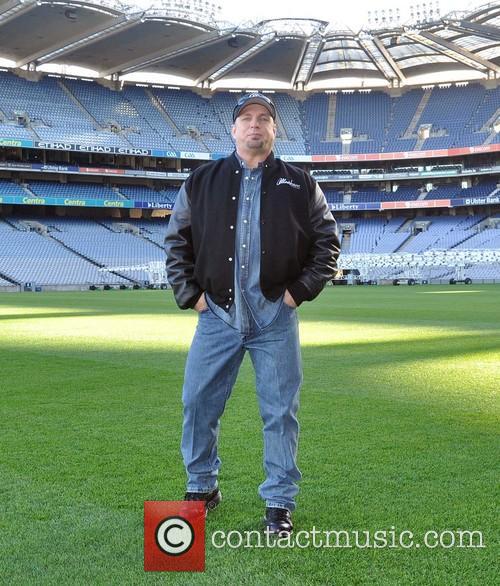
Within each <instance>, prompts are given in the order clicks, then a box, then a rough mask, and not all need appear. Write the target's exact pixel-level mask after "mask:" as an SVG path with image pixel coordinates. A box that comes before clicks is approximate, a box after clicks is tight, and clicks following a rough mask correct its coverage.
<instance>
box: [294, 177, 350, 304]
mask: <svg viewBox="0 0 500 586" xmlns="http://www.w3.org/2000/svg"><path fill="white" fill-rule="evenodd" d="M309 218H310V222H311V227H312V234H313V236H312V243H311V246H310V248H309V252H308V256H307V259H306V262H305V265H304V267H303V269H302V273H301V274H300V275H299V277H298V278H297V279H296V280H295V281H294V282H293V283H291V284H289V285H288V291H289V292H290V295H291V296H292V297H293V299H294V301H295V303H296V304H297V305H300V304H301V303H302V302H303V301H311V300H312V299H314V298H315V297H316V296H317V295H319V294H320V293H321V291H322V289H323V287H324V286H325V285H326V283H327V282H328V281H329V280H330V279H332V278H333V276H334V274H335V270H336V267H337V258H338V256H339V253H340V241H339V239H338V236H337V224H336V222H335V220H334V218H333V215H332V213H331V211H330V208H329V207H328V204H327V202H326V198H325V195H324V194H323V192H322V191H321V189H320V187H319V185H318V184H317V183H316V182H314V193H313V194H312V197H311V202H310V205H309Z"/></svg>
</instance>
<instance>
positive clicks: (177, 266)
mask: <svg viewBox="0 0 500 586" xmlns="http://www.w3.org/2000/svg"><path fill="white" fill-rule="evenodd" d="M165 252H166V253H167V261H166V265H167V277H168V282H169V283H170V285H171V287H172V289H173V291H174V296H175V301H176V302H177V305H178V306H179V307H180V308H181V309H190V308H193V307H194V306H195V305H196V302H197V301H198V299H199V298H200V297H201V294H202V293H203V290H202V289H201V287H200V286H199V284H198V283H197V282H196V279H195V278H194V252H193V242H192V236H191V204H190V202H189V197H188V194H187V191H186V188H185V186H184V185H183V186H182V187H181V189H180V190H179V193H178V195H177V199H176V200H175V205H174V210H173V213H172V215H171V216H170V222H169V224H168V228H167V235H166V236H165Z"/></svg>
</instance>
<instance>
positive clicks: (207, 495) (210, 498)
mask: <svg viewBox="0 0 500 586" xmlns="http://www.w3.org/2000/svg"><path fill="white" fill-rule="evenodd" d="M184 500H185V501H205V511H206V512H207V513H208V511H211V510H213V509H215V507H216V506H217V505H218V504H219V503H220V502H221V500H222V494H221V492H220V490H219V489H218V488H215V489H214V490H212V492H186V494H185V495H184Z"/></svg>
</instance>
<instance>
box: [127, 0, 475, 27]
mask: <svg viewBox="0 0 500 586" xmlns="http://www.w3.org/2000/svg"><path fill="white" fill-rule="evenodd" d="M128 1H129V2H132V3H137V4H138V5H141V6H150V5H151V4H152V2H154V1H155V0H135V1H134V0H128ZM157 1H158V2H160V1H161V0H157ZM212 1H214V0H212ZM215 2H216V3H217V4H218V5H220V6H221V7H222V16H223V18H224V19H227V20H229V21H230V22H233V23H240V22H248V21H252V22H256V21H260V20H267V19H274V18H285V17H287V18H317V19H319V20H326V21H328V22H330V23H331V24H332V25H337V24H338V25H339V27H338V28H339V29H345V28H350V29H352V30H354V31H358V30H359V29H361V28H362V27H363V25H366V23H367V21H368V12H369V11H371V12H372V13H373V11H374V10H375V9H379V10H382V9H386V10H388V9H390V8H392V9H393V10H395V9H396V8H399V9H400V11H401V13H403V14H408V13H409V11H410V6H411V5H412V4H413V5H415V4H417V3H420V4H424V3H426V4H427V5H429V4H431V3H432V4H435V3H439V10H440V13H441V16H444V15H446V14H448V13H449V12H450V11H452V10H467V11H468V10H472V9H474V8H477V7H479V6H480V5H482V4H484V3H485V1H484V0H476V1H475V2H471V1H470V0H409V1H408V0H399V1H398V0H376V1H374V0H349V1H348V2H340V1H337V2H335V0H247V1H246V2H241V1H240V2H238V1H237V0H218V1H217V0H215ZM339 6H340V7H341V9H340V10H339ZM335 28H337V27H335Z"/></svg>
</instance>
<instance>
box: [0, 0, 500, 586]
mask: <svg viewBox="0 0 500 586" xmlns="http://www.w3.org/2000/svg"><path fill="white" fill-rule="evenodd" d="M430 4H431V3H430V2H429V6H430ZM418 6H420V5H418ZM418 6H417V5H415V11H417V10H420V9H421V10H422V17H420V12H419V13H418V14H419V16H418V17H417V16H415V15H414V14H412V15H411V18H410V17H408V18H407V19H406V20H405V21H404V22H403V20H404V19H399V21H397V19H392V16H391V19H392V20H391V19H389V17H387V18H386V17H385V16H380V18H379V17H378V16H377V17H376V18H375V20H374V21H373V22H372V27H371V28H370V27H368V26H367V27H365V28H362V29H361V30H357V31H353V30H350V29H347V28H346V29H345V30H344V29H342V30H340V29H338V28H336V27H335V26H333V25H332V24H331V23H330V22H328V21H326V20H321V19H313V18H296V19H292V18H279V19H269V20H259V21H246V22H239V23H237V24H234V23H229V22H226V21H225V20H223V19H222V17H221V14H220V7H218V6H216V5H215V4H213V3H211V2H209V1H205V2H203V1H202V0H185V1H181V0H170V1H169V2H163V3H161V4H157V5H154V6H152V7H150V8H142V7H139V6H137V5H133V4H125V3H119V4H117V3H113V2H109V1H108V0H101V1H100V2H95V1H94V0H89V1H85V0H72V1H71V2H64V1H57V2H55V1H51V0H0V293H1V295H0V321H1V322H2V328H1V329H2V331H0V346H1V349H2V350H1V351H2V355H3V357H4V359H5V365H4V366H2V370H3V375H2V379H3V383H4V384H2V385H0V386H2V387H3V389H2V397H3V399H2V403H3V408H2V411H3V415H4V417H5V421H6V430H5V435H4V441H5V444H4V447H3V449H2V456H1V465H2V470H3V472H2V480H1V481H0V486H1V487H2V493H3V494H4V496H5V499H6V512H5V518H4V523H3V526H4V532H3V535H2V538H0V543H1V544H2V554H0V560H1V566H2V575H3V576H4V577H5V579H6V582H10V583H28V584H31V583H34V584H35V583H36V584H52V583H61V582H63V583H69V584H81V583H96V584H114V583H120V584H142V583H159V581H160V580H159V576H156V577H154V576H151V575H147V574H145V573H144V571H143V570H142V566H141V564H142V558H141V555H142V551H141V547H142V541H141V540H142V533H141V531H142V525H141V523H142V518H141V514H142V508H141V507H142V504H143V501H145V500H176V499H177V497H178V495H180V494H182V490H183V483H184V473H183V470H182V468H181V463H180V461H179V460H180V457H179V455H178V447H177V446H178V441H179V429H180V421H181V407H180V387H181V385H182V372H183V365H184V360H185V354H186V351H187V348H188V346H189V341H190V338H191V336H192V332H193V329H194V327H195V318H194V316H193V315H191V313H190V312H188V313H190V314H189V315H188V313H186V312H178V311H177V309H176V307H175V303H174V300H173V297H172V295H171V292H170V291H169V290H168V288H169V285H168V281H167V277H166V273H165V252H164V245H163V242H164V237H165V231H166V227H167V225H168V221H169V217H170V215H171V214H172V210H173V207H174V204H175V200H176V196H177V193H178V190H179V188H180V186H181V185H182V183H183V181H184V180H185V179H186V178H187V177H188V176H189V173H190V172H191V171H192V170H194V169H196V168H197V167H198V166H199V165H202V164H203V163H205V162H207V161H210V160H215V159H220V158H222V157H225V156H227V155H228V154H230V153H231V152H232V151H233V149H234V145H233V142H232V140H231V134H230V130H231V125H232V110H233V107H234V104H235V103H236V101H237V100H238V98H239V97H240V96H241V95H242V94H244V93H246V92H248V91H252V90H259V91H263V92H264V93H266V94H268V95H269V97H271V98H272V100H273V101H274V103H275V104H276V107H277V113H278V115H277V120H276V122H277V129H278V130H277V139H276V143H275V154H276V156H277V157H279V158H281V159H283V160H284V161H287V162H290V163H292V164H294V165H297V166H299V167H302V168H303V169H305V170H306V171H308V172H309V173H310V174H311V176H312V177H314V178H315V179H316V181H317V182H318V183H319V185H320V186H321V188H322V190H323V192H324V193H325V196H326V199H327V202H328V204H329V206H330V209H331V210H332V212H333V214H334V216H335V218H336V220H337V224H338V229H339V236H340V238H341V246H342V248H341V254H340V257H339V262H338V272H337V274H336V277H335V279H333V280H332V283H331V284H332V287H327V288H326V290H325V291H324V293H323V294H322V296H321V297H320V299H319V300H317V302H315V303H314V304H310V305H309V304H305V305H307V306H306V307H305V306H303V307H301V320H302V326H301V339H302V343H303V345H304V364H305V366H306V373H305V374H306V376H305V388H304V394H303V401H302V405H303V406H302V407H301V409H302V412H303V416H302V420H301V425H302V427H301V433H302V434H303V437H304V440H303V443H304V448H303V453H302V455H301V457H302V466H301V468H303V469H304V473H305V474H304V477H305V480H304V482H303V488H302V491H303V493H304V495H307V496H304V497H303V498H304V500H303V501H302V502H301V509H300V510H302V511H303V513H301V514H302V515H303V516H302V517H300V516H298V521H299V525H300V526H302V527H312V526H313V525H314V524H316V525H321V526H322V527H323V528H324V529H327V528H332V529H334V528H339V527H344V528H345V527H351V528H356V529H359V530H362V529H363V528H370V529H372V530H375V529H376V528H380V529H381V528H386V529H389V528H390V527H392V528H393V529H394V526H397V527H398V529H401V528H405V527H406V528H409V529H414V530H415V532H416V533H418V532H419V531H421V532H423V531H424V529H432V528H436V529H440V530H446V531H449V532H450V533H451V532H452V531H453V530H457V531H458V530H466V531H480V532H481V535H482V538H483V539H484V542H485V543H486V546H484V547H483V545H484V544H483V545H481V546H479V547H478V548H477V549H475V550H473V551H466V550H465V548H466V546H464V549H463V550H461V549H456V548H453V546H452V545H450V544H449V543H450V542H449V535H447V539H448V541H447V542H446V543H445V544H444V545H443V544H441V547H440V548H439V547H438V548H437V549H431V548H427V549H424V548H422V549H421V550H420V551H415V550H413V551H411V550H403V551H402V550H401V549H400V550H399V551H398V550H397V549H394V550H384V551H380V552H376V553H375V550H373V549H372V550H371V552H369V553H368V552H367V551H363V550H362V549H361V548H360V549H358V550H356V549H350V550H349V551H347V550H336V551H325V550H320V549H316V550H315V549H314V548H310V549H307V550H304V551H302V552H298V551H297V549H296V550H295V551H291V550H290V551H284V552H281V551H276V550H272V549H271V550H269V551H265V552H259V551H253V550H252V551H242V550H237V549H231V548H226V549H224V550H222V549H216V548H215V547H211V548H210V546H209V545H208V542H207V554H206V555H207V567H206V568H207V569H206V572H205V573H204V574H203V575H200V576H194V575H189V576H181V575H175V576H174V575H171V576H168V578H169V579H170V580H171V581H174V582H175V583H179V584H194V583H200V584H204V583H209V582H210V583H212V584H213V583H216V584H234V583H238V582H240V583H242V584H267V583H271V581H272V582H273V583H278V584H281V583H283V584H285V583H286V584H299V583H300V584H339V585H344V584H345V585H349V584H368V583H370V584H374V583H375V584H394V585H396V584H398V585H399V584H445V583H457V584H458V583H460V584H489V583H493V582H494V575H495V571H494V567H495V564H494V561H493V560H494V557H493V551H494V542H495V540H497V539H498V535H495V530H496V529H497V527H496V525H495V521H494V518H495V514H494V503H495V491H494V484H495V483H494V474H495V471H497V470H498V450H497V449H496V448H495V439H494V438H495V426H496V425H497V424H498V387H499V385H500V378H499V373H498V358H499V354H498V351H499V346H500V344H499V330H498V318H499V311H498V283H499V281H500V162H499V152H500V4H499V3H498V2H493V3H489V4H485V5H475V6H473V7H472V8H471V9H470V10H467V11H463V12H458V11H455V12H450V13H447V14H445V15H440V14H439V15H438V14H430V15H428V14H426V15H425V16H424V15H423V12H424V10H425V9H424V7H425V4H423V5H422V6H421V8H418ZM412 10H413V8H412ZM395 12H396V11H395ZM398 12H399V11H398ZM384 14H385V13H384ZM391 15H392V10H391ZM395 285H409V286H411V287H394V286H395ZM341 286H342V287H341ZM253 392H254V391H253V380H252V373H251V369H250V365H249V364H248V363H245V364H244V365H243V368H242V372H241V377H240V379H239V382H238V384H237V388H236V389H235V396H234V397H233V398H232V400H231V404H230V406H229V407H228V412H227V414H226V415H225V421H224V431H223V433H224V434H225V435H224V437H221V446H222V447H221V449H222V451H223V455H224V456H225V461H226V460H227V461H228V470H227V472H224V474H225V475H227V476H223V478H222V481H223V482H225V486H226V487H227V489H226V491H227V494H228V503H227V505H226V504H225V505H224V506H227V508H226V509H225V510H224V511H222V510H221V511H220V512H219V511H217V513H216V516H215V517H214V518H213V519H209V520H208V521H207V532H209V533H210V531H214V530H215V529H220V528H221V527H223V528H225V529H226V530H230V529H234V528H236V527H239V528H241V527H243V528H245V529H252V528H253V526H254V525H253V521H252V520H251V514H252V513H251V512H250V511H251V510H252V508H255V502H253V501H252V507H250V506H249V505H248V502H247V501H248V499H249V498H250V499H254V500H255V501H257V497H256V495H254V493H255V490H254V487H253V484H252V482H253V481H254V480H255V478H259V477H260V476H261V470H260V467H259V465H260V462H259V457H260V456H259V454H260V451H259V450H260V449H261V443H259V442H261V439H260V425H259V422H258V412H257V408H256V405H255V404H254V403H251V405H249V404H248V397H249V396H250V397H253V395H252V393H253ZM252 400H253V399H252ZM325 417H326V418H327V419H326V420H325V419H324V418H325ZM319 421H321V422H322V423H321V424H320V425H317V422H319ZM301 441H302V440H301ZM330 446H334V450H333V451H334V455H332V453H331V448H330ZM247 454H248V455H249V456H251V459H252V463H248V462H247V461H246V456H247ZM166 477H167V479H166ZM242 478H246V479H247V480H248V481H249V483H250V485H249V486H252V490H250V491H248V490H246V491H243V490H242V489H241V486H240V481H241V479H242ZM254 484H256V483H255V482H254ZM252 491H253V492H252ZM249 492H250V493H251V497H249V496H248V493H249ZM254 497H255V498H254ZM231 498H232V499H233V500H232V502H230V500H231ZM330 501H331V502H335V503H339V504H338V505H337V504H336V505H335V507H333V505H332V507H328V506H327V507H325V503H330ZM306 502H308V503H309V507H308V506H307V505H306ZM257 506H258V505H257ZM332 511H333V513H332ZM217 515H218V516H217ZM21 519H24V520H25V521H26V520H29V523H22V522H21ZM28 525H29V526H28ZM37 536H38V537H37ZM453 545H456V544H455V543H454V544H453ZM417 547H418V546H417ZM469 554H472V555H469ZM204 580H205V581H204Z"/></svg>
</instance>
